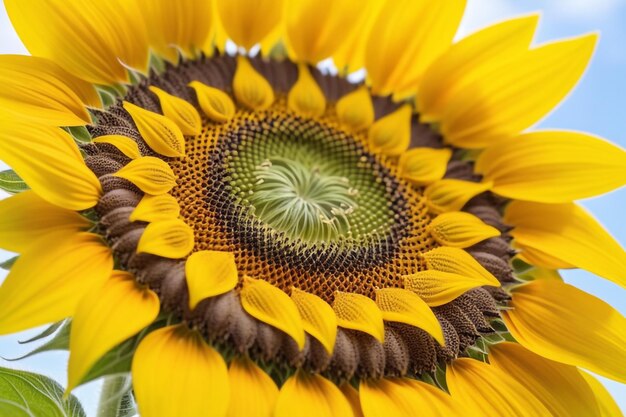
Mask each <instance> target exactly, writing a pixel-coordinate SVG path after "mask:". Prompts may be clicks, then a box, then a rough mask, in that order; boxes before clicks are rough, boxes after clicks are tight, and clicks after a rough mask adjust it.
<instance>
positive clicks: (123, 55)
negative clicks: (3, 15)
mask: <svg viewBox="0 0 626 417" xmlns="http://www.w3.org/2000/svg"><path fill="white" fill-rule="evenodd" d="M5 7H6V9H7V13H8V14H9V18H10V19H11V23H12V24H13V27H14V28H15V30H16V31H17V33H18V35H19V37H20V39H21V40H22V42H23V43H24V45H25V46H26V48H28V51H29V52H30V53H31V54H32V55H34V56H38V57H43V58H47V59H50V60H51V61H54V62H55V63H57V64H58V65H59V66H61V67H62V68H63V69H65V70H67V71H68V72H70V73H72V74H74V75H76V76H78V77H80V78H82V79H84V80H86V81H89V82H90V83H94V84H115V83H119V82H128V80H129V78H128V73H127V70H126V68H125V67H124V66H123V65H122V63H120V61H121V62H123V63H124V64H125V65H127V66H129V67H131V68H136V69H138V70H140V71H144V70H145V69H146V67H147V65H148V48H147V42H148V40H147V36H146V32H145V27H144V25H143V22H142V21H136V19H137V17H139V16H140V15H139V11H138V9H137V5H136V4H135V3H134V2H129V1H124V0H110V1H98V0H80V1H79V0H67V1H64V2H62V3H58V2H51V1H47V0H32V1H21V0H7V1H5ZM68 45H69V47H68Z"/></svg>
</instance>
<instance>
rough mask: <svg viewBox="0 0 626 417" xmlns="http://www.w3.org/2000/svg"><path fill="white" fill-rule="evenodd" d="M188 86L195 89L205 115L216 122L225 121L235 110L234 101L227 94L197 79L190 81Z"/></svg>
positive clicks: (230, 117)
mask: <svg viewBox="0 0 626 417" xmlns="http://www.w3.org/2000/svg"><path fill="white" fill-rule="evenodd" d="M189 86H190V87H191V88H193V89H194V90H195V91H196V96H197V97H198V103H199V104H200V108H201V109H202V111H203V112H204V114H205V116H206V117H208V118H209V119H211V120H213V121H214V122H218V123H223V122H227V121H229V120H230V119H232V118H233V116H234V115H235V110H236V109H235V103H233V100H232V99H231V98H230V96H229V95H228V94H226V93H225V92H223V91H222V90H220V89H219V88H215V87H209V86H208V85H206V84H203V83H201V82H199V81H192V82H191V83H189Z"/></svg>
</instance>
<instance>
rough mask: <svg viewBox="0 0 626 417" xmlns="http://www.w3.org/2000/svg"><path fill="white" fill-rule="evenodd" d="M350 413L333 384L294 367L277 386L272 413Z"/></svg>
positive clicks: (311, 416) (344, 416) (287, 416)
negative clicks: (293, 373) (276, 395)
mask: <svg viewBox="0 0 626 417" xmlns="http://www.w3.org/2000/svg"><path fill="white" fill-rule="evenodd" d="M294 416H298V417H336V416H341V417H353V414H352V407H350V403H349V402H348V400H347V399H346V397H344V395H343V393H342V392H341V391H340V390H339V388H337V386H336V385H335V384H333V383H332V382H330V381H329V380H327V379H326V378H324V377H322V376H321V375H316V374H312V375H309V374H305V373H304V372H303V371H298V372H296V374H295V375H294V376H292V377H291V378H289V379H288V380H287V382H285V383H284V384H283V386H282V388H281V389H280V393H279V394H278V400H277V401H276V409H275V410H274V417H294Z"/></svg>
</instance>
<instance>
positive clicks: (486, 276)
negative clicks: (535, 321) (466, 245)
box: [422, 246, 500, 287]
mask: <svg viewBox="0 0 626 417" xmlns="http://www.w3.org/2000/svg"><path fill="white" fill-rule="evenodd" d="M422 256H423V257H424V259H425V260H426V265H428V269H431V270H434V271H441V272H447V273H449V274H457V275H464V276H466V277H468V278H474V279H476V280H481V281H483V282H485V283H488V284H483V285H493V286H496V287H499V286H500V282H499V281H498V280H497V279H496V277H494V276H493V275H492V274H491V272H489V271H487V270H486V269H485V268H484V267H483V266H482V265H481V264H480V263H479V262H478V261H477V260H476V259H474V257H472V255H470V254H469V253H467V252H465V251H464V250H463V249H459V248H450V247H447V246H440V247H438V248H435V249H432V250H430V251H428V252H426V253H423V254H422Z"/></svg>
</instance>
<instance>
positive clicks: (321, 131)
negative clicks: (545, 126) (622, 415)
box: [0, 0, 626, 417]
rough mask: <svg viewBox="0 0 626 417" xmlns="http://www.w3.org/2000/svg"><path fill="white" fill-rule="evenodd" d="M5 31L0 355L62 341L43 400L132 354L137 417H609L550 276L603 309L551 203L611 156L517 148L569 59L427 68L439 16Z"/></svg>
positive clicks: (612, 274) (588, 188)
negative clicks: (32, 338)
mask: <svg viewBox="0 0 626 417" xmlns="http://www.w3.org/2000/svg"><path fill="white" fill-rule="evenodd" d="M5 5H6V8H7V11H8V13H9V16H10V19H11V22H12V23H13V26H14V27H15V29H16V31H17V32H18V34H19V36H20V38H21V40H22V41H23V43H24V44H25V46H26V47H27V48H28V50H29V51H30V52H31V53H32V55H33V56H11V55H4V56H1V57H0V79H1V80H2V85H3V88H2V90H1V91H0V157H1V158H2V159H3V160H4V161H6V162H7V163H8V164H9V165H10V166H11V167H12V168H13V170H14V171H13V172H12V175H13V178H14V181H15V182H17V183H19V184H22V188H23V189H24V190H23V191H22V192H19V193H16V194H15V195H14V196H12V197H10V198H7V199H5V200H3V201H2V202H0V246H1V247H3V248H5V249H7V250H10V251H14V252H17V253H19V258H18V259H17V261H16V262H15V264H14V265H13V267H12V269H11V271H10V273H9V275H8V277H7V279H6V281H5V282H4V284H3V285H2V287H0V305H1V306H2V314H1V315H0V333H2V334H7V333H12V332H17V331H21V330H24V329H28V328H31V327H34V326H38V325H42V324H46V323H51V322H55V321H59V320H62V319H65V318H68V317H71V318H72V328H71V335H70V359H69V367H68V387H67V392H70V391H71V390H72V389H74V388H75V387H77V386H78V385H80V384H81V382H82V381H83V380H84V378H85V375H86V374H87V373H88V372H89V370H90V369H91V368H92V367H93V366H94V364H95V363H96V362H97V361H98V360H99V359H100V358H101V357H102V356H103V355H105V354H106V353H107V352H108V351H110V350H111V349H113V348H114V347H115V346H116V345H118V344H120V343H121V342H123V341H125V340H127V339H129V338H131V337H134V336H135V335H137V334H138V333H140V332H141V335H142V339H141V342H140V343H139V345H138V347H137V348H136V351H135V352H134V355H133V360H132V367H131V374H132V379H133V392H134V396H135V398H136V400H137V403H138V407H139V412H140V414H141V416H142V417H176V416H185V417H199V416H231V417H236V416H246V417H255V416H259V417H261V416H276V417H293V416H302V417H307V416H322V417H323V416H341V417H343V416H346V417H349V416H355V417H356V416H365V417H377V416H383V415H385V416H387V415H389V416H418V415H419V416H453V415H459V416H461V415H463V416H484V415H488V416H492V415H502V416H549V415H553V416H585V417H589V416H598V417H600V416H609V415H617V414H619V411H618V410H617V407H616V405H615V403H614V402H613V400H612V399H611V398H610V396H609V395H608V394H607V393H606V391H605V390H604V389H603V388H602V386H601V385H600V384H599V383H598V382H597V381H596V380H595V379H594V378H593V377H592V376H590V375H589V374H587V373H585V372H583V371H581V370H579V368H584V369H587V370H590V371H592V372H594V373H597V374H600V375H603V376H606V377H608V378H612V379H614V380H617V381H620V382H626V367H624V364H625V363H626V334H625V332H624V329H626V319H625V318H624V317H623V316H622V315H620V314H619V313H618V312H617V311H616V310H615V309H613V308H612V307H611V306H610V305H608V304H606V303H604V302H603V301H601V300H599V299H596V298H594V297H592V296H591V295H589V294H586V293H584V292H582V291H580V290H578V289H577V288H575V287H573V286H571V285H569V284H566V283H564V282H563V281H562V280H561V278H560V276H559V273H558V270H559V269H561V268H575V267H577V268H584V269H586V270H588V271H591V272H592V273H594V274H597V275H599V276H601V277H604V278H606V279H609V280H612V281H613V282H615V283H617V284H619V285H621V286H624V285H625V284H626V280H625V278H624V277H625V275H624V272H623V271H624V270H626V254H625V252H624V250H623V249H622V248H621V247H620V246H619V244H618V243H616V242H615V241H614V240H613V238H612V237H611V236H610V235H609V234H608V233H607V232H606V231H604V230H603V228H602V227H601V226H600V225H599V224H598V223H597V222H596V221H595V220H594V219H593V218H592V217H591V216H590V214H588V213H587V212H586V211H585V210H584V209H582V208H581V207H580V206H579V205H577V204H576V203H575V202H574V201H575V200H577V199H582V198H587V197H590V196H594V195H598V194H602V193H605V192H608V191H610V190H613V189H616V188H618V187H621V186H623V185H624V184H626V153H625V152H624V151H623V150H621V149H619V148H618V147H616V146H614V145H612V144H611V143H609V142H607V141H605V140H604V139H601V138H598V137H596V136H593V135H590V134H586V133H580V132H574V131H565V130H540V131H531V132H529V131H528V128H529V127H531V126H533V125H534V124H536V123H537V122H538V121H539V120H541V119H542V118H543V117H544V116H545V115H546V114H547V113H548V112H550V110H552V109H553V108H554V107H555V106H556V105H557V104H558V103H559V102H561V101H562V99H563V98H564V97H565V96H566V95H567V94H568V93H569V92H570V91H571V89H572V88H573V87H574V86H575V84H576V83H577V82H578V80H579V79H580V78H581V76H582V74H583V73H584V71H585V68H586V67H587V64H588V62H589V60H590V59H591V56H592V54H593V50H594V47H595V44H596V40H597V34H587V35H583V36H579V37H575V38H571V39H565V40H559V41H554V42H550V43H546V44H542V45H531V43H532V40H533V36H534V33H535V29H536V26H537V22H538V15H536V14H533V15H527V16H522V17H519V18H514V19H511V20H507V21H504V22H501V23H498V24H495V25H493V26H490V27H487V28H485V29H483V30H480V31H478V32H476V33H474V34H471V35H469V36H467V37H466V38H464V39H461V40H459V41H457V42H453V38H454V36H455V33H456V31H457V27H458V24H459V21H460V19H461V17H462V15H463V11H464V6H465V2H464V1H463V0H450V1H445V2H443V1H442V2H432V1H427V0H419V1H416V0H410V1H409V0H402V1H401V0H397V1H393V2H383V1H380V0H367V1H363V0H360V1H355V0H341V1H340V0H300V1H281V0H264V1H253V0H216V1H214V2H211V1H209V0H185V1H176V2H170V1H155V0H133V1H131V0H125V1H122V0H107V1H104V0H82V1H80V2H79V1H77V0H69V1H64V2H57V1H49V0H29V1H23V0H5ZM328 58H332V60H333V62H334V65H335V68H337V69H338V71H321V70H320V69H319V68H320V67H319V66H318V65H317V64H319V63H320V62H321V61H323V60H326V59H328ZM361 68H364V69H365V73H366V79H365V81H363V82H349V81H348V75H349V74H351V73H353V72H354V71H357V70H359V69H361ZM164 318H165V319H164Z"/></svg>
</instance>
